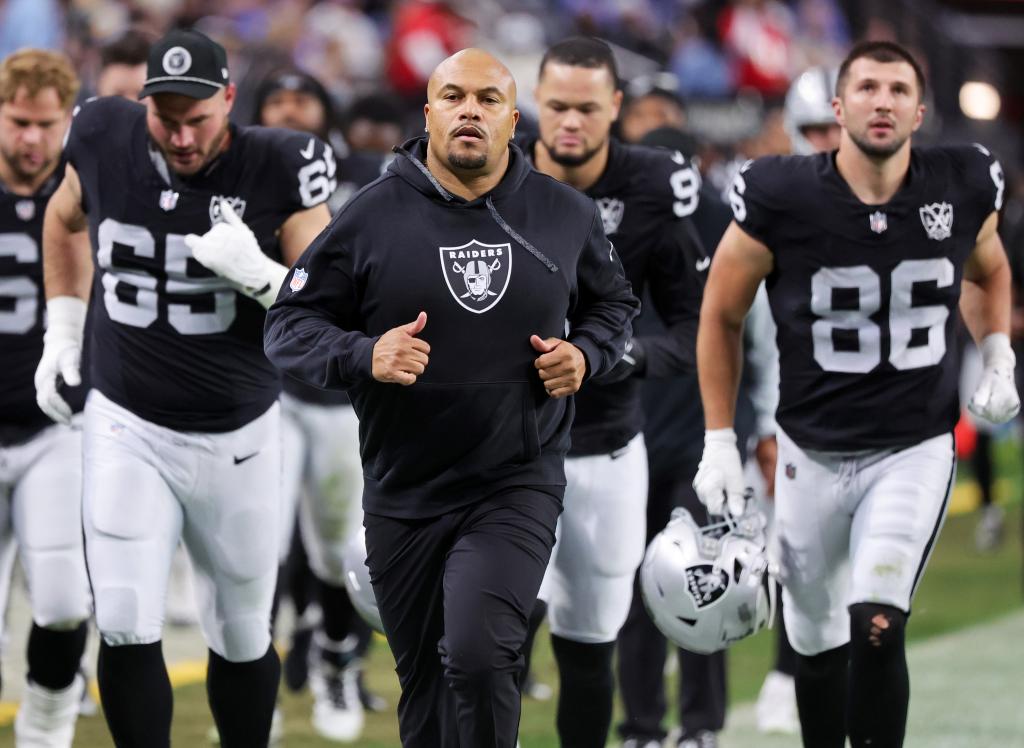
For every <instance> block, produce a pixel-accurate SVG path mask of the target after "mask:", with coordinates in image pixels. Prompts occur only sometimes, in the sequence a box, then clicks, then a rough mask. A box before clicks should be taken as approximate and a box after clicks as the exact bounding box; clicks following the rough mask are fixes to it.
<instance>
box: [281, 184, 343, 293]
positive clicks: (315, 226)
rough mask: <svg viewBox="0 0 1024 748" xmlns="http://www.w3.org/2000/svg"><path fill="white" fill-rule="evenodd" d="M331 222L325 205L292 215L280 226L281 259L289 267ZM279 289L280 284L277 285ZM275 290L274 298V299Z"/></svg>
mask: <svg viewBox="0 0 1024 748" xmlns="http://www.w3.org/2000/svg"><path fill="white" fill-rule="evenodd" d="M330 222H331V213H330V211H329V210H328V209H327V204H326V203H320V205H317V206H315V207H312V208H308V209H306V210H300V211H298V212H296V213H292V214H291V215H290V216H289V217H288V220H287V221H285V222H284V224H283V225H282V226H281V236H280V239H281V257H282V259H283V260H284V264H285V265H286V266H288V267H291V266H292V265H294V264H295V261H296V260H297V259H299V257H300V256H301V255H302V253H303V252H305V251H306V247H308V246H309V245H310V244H312V243H313V240H314V239H316V238H317V237H318V236H320V232H321V231H323V230H324V229H325V228H327V224H328V223H330ZM278 288H280V284H278ZM276 295H277V294H276V289H275V298H276Z"/></svg>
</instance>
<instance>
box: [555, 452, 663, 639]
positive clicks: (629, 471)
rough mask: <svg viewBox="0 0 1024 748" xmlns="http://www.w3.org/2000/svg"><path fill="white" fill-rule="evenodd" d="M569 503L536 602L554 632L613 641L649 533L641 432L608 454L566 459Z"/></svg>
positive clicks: (630, 597)
mask: <svg viewBox="0 0 1024 748" xmlns="http://www.w3.org/2000/svg"><path fill="white" fill-rule="evenodd" d="M565 477H566V487H565V501H564V509H563V511H562V516H561V517H559V518H558V526H557V528H556V530H555V536H556V540H555V547H554V549H553V550H552V551H551V561H549V562H548V568H547V571H546V572H545V574H544V581H543V582H541V586H540V592H539V593H538V595H537V596H538V597H539V598H540V599H541V600H544V601H545V602H546V603H547V604H548V623H549V625H550V627H551V633H553V634H555V635H556V636H560V637H562V638H563V639H569V640H570V641H576V642H583V643H586V644H601V643H606V642H613V641H615V639H616V638H617V637H618V635H619V629H620V628H622V624H624V623H625V622H626V616H627V615H628V614H629V606H630V604H631V603H632V601H633V576H634V574H635V573H636V570H637V568H638V567H639V566H640V562H641V561H642V560H643V557H644V548H645V545H644V542H645V540H646V537H647V536H646V533H647V448H646V447H645V446H644V438H643V435H642V434H637V435H636V436H635V437H633V439H632V440H631V441H630V442H629V444H627V445H626V446H625V447H623V448H622V449H620V450H618V451H616V452H614V453H612V454H610V455H607V454H606V455H588V456H586V457H569V458H567V459H566V461H565Z"/></svg>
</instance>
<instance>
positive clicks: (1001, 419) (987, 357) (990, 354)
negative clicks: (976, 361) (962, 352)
mask: <svg viewBox="0 0 1024 748" xmlns="http://www.w3.org/2000/svg"><path fill="white" fill-rule="evenodd" d="M981 359H982V361H983V362H984V365H985V369H984V371H982V373H981V381H980V382H978V388H977V389H976V390H975V391H974V395H973V396H972V397H971V402H970V403H969V404H968V405H967V408H968V410H970V411H971V412H972V413H973V414H974V415H976V416H980V417H981V418H984V419H985V420H986V421H991V422H992V423H1005V422H1006V421H1009V420H1010V419H1011V418H1013V417H1014V416H1015V415H1017V413H1019V412H1020V396H1019V395H1018V394H1017V386H1016V383H1015V382H1014V381H1013V367H1014V366H1015V365H1016V363H1017V357H1016V356H1014V355H1013V349H1012V348H1011V347H1010V338H1009V337H1008V336H1007V335H1006V334H1005V333H1001V332H994V333H992V334H991V335H986V336H985V339H984V340H982V341H981Z"/></svg>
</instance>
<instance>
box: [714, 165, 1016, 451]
mask: <svg viewBox="0 0 1024 748" xmlns="http://www.w3.org/2000/svg"><path fill="white" fill-rule="evenodd" d="M1002 196H1003V175H1002V171H1001V170H1000V167H999V163H998V162H997V161H995V160H994V159H993V158H992V156H991V155H990V154H989V153H988V151H986V150H985V149H984V148H982V147H981V146H960V147H942V148H913V149H912V151H911V159H910V169H909V171H908V173H907V177H906V180H905V181H904V183H903V185H902V186H901V187H900V189H899V191H898V192H897V193H896V194H895V195H894V196H893V198H892V199H891V200H890V201H889V202H888V203H885V204H884V205H866V204H864V203H862V202H860V200H858V199H857V197H856V196H855V195H854V194H853V192H852V191H851V190H850V188H849V186H848V185H847V183H846V182H845V181H844V180H843V178H842V177H841V176H840V174H839V172H838V171H837V169H836V166H835V160H834V154H831V153H822V154H817V155H814V156H785V157H769V158H763V159H758V160H757V161H754V162H748V163H747V164H746V165H745V166H744V167H743V169H742V170H741V171H740V173H739V174H738V175H737V177H736V180H735V181H734V183H733V185H732V188H731V191H730V196H729V197H730V202H731V204H732V209H733V215H734V217H735V219H736V222H737V223H738V224H739V225H740V226H741V227H742V228H743V230H744V231H746V232H747V233H748V234H750V235H751V236H752V237H754V238H755V239H757V240H759V241H761V242H763V243H764V244H765V245H767V246H768V248H769V249H770V250H771V252H772V254H773V256H774V262H775V266H774V269H773V271H772V272H771V274H770V275H769V276H768V278H767V288H768V296H769V300H770V302H771V308H772V314H773V316H774V317H775V322H776V324H777V325H778V347H779V365H780V376H781V384H780V393H779V395H780V398H779V409H778V413H777V420H778V423H779V425H780V426H781V428H782V429H783V430H784V431H785V432H786V433H787V434H788V435H789V436H790V437H791V438H792V439H793V440H794V441H795V442H796V443H797V444H799V445H800V446H801V447H804V448H806V449H817V450H828V451H844V452H845V451H855V450H864V449H879V448H885V447H900V446H906V445H910V444H915V443H917V442H920V441H922V440H924V439H928V438H929V437H932V436H936V435H938V434H941V433H944V432H948V431H951V430H952V428H953V426H954V425H955V423H956V419H957V417H958V413H959V404H958V398H957V380H958V366H957V360H956V359H957V357H956V353H955V350H954V345H953V336H954V330H955V327H956V324H957V321H956V316H957V311H956V310H957V303H958V301H959V298H960V281H961V279H962V277H963V265H964V261H965V260H966V259H967V257H968V256H969V255H970V253H971V251H972V250H973V249H974V246H975V242H976V237H977V235H978V232H979V230H980V229H981V226H982V224H983V223H984V222H985V220H986V219H987V218H988V216H989V215H991V213H992V212H993V211H994V210H998V209H999V207H1000V204H1001V202H1002Z"/></svg>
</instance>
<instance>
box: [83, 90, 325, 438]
mask: <svg viewBox="0 0 1024 748" xmlns="http://www.w3.org/2000/svg"><path fill="white" fill-rule="evenodd" d="M229 138H230V141H229V145H228V147H227V149H226V150H225V151H224V152H223V153H221V154H220V156H218V157H217V158H215V159H214V160H213V161H212V162H211V163H210V164H208V165H207V166H205V167H204V169H203V170H202V171H201V172H199V173H198V174H196V175H194V176H190V177H187V178H183V177H179V176H177V175H175V174H173V173H170V172H169V171H168V169H167V167H166V163H165V162H164V160H163V158H162V156H161V155H159V153H158V152H157V151H155V149H154V146H153V145H152V143H151V141H150V138H149V134H148V131H147V128H146V110H145V107H143V106H140V105H138V104H135V103H133V102H129V101H126V100H123V99H120V98H105V99H97V100H94V101H90V102H88V103H86V104H85V105H84V106H83V107H82V108H81V110H80V111H79V112H78V113H77V115H76V116H75V118H74V121H73V123H72V126H71V131H70V134H69V138H68V143H67V146H66V149H65V153H66V155H67V158H68V161H69V163H71V165H72V166H74V168H75V169H76V171H77V172H78V175H79V179H80V181H81V184H82V205H83V208H84V209H85V211H86V212H87V213H88V216H89V232H90V238H91V240H92V246H93V253H94V261H95V275H94V281H93V289H92V298H91V302H90V326H91V335H90V340H89V343H88V345H89V352H90V356H91V361H92V368H91V378H92V386H93V387H96V388H97V389H99V390H100V391H101V392H102V393H103V394H104V395H106V396H107V397H108V398H110V399H111V400H113V401H114V402H115V403H117V404H119V405H121V406H122V407H125V408H127V409H129V410H131V411H132V412H133V413H135V414H136V415H138V416H140V417H141V418H144V419H146V420H148V421H150V422H152V423H156V424H158V425H161V426H166V427H168V428H172V429H175V430H179V431H208V432H222V431H230V430H234V429H237V428H239V427H241V426H242V425H244V424H245V423H248V422H249V421H251V420H252V419H253V418H255V417H256V416H258V415H260V414H261V413H263V412H264V411H266V410H267V409H268V408H269V407H270V406H271V405H272V404H273V402H274V401H275V400H276V399H277V396H278V393H279V390H280V377H279V374H278V372H277V370H276V369H275V368H274V367H273V366H272V365H271V364H270V362H269V361H268V360H267V358H266V356H265V355H264V353H263V323H264V318H265V311H264V309H263V308H262V307H261V306H260V305H259V304H258V303H257V302H256V301H253V300H252V299H250V298H248V297H246V296H244V295H242V294H241V293H238V292H237V291H236V290H235V289H234V288H233V287H232V286H231V285H230V283H229V282H228V281H227V280H225V279H223V278H220V277H219V276H216V275H214V274H213V273H212V272H210V271H209V270H207V269H206V268H205V267H203V266H202V265H200V264H199V263H198V262H196V260H195V259H194V258H193V257H192V254H191V252H190V250H189V249H188V247H187V246H186V245H185V236H186V235H188V234H204V233H206V232H207V231H208V230H209V229H210V227H211V226H212V225H213V224H214V223H216V222H217V221H219V220H220V201H221V200H222V199H224V200H227V201H228V202H229V203H230V204H231V205H232V206H233V207H234V209H235V211H236V212H237V213H238V215H239V216H241V217H242V219H243V220H244V221H245V223H246V224H247V225H248V226H249V228H251V229H252V231H253V233H254V234H255V235H256V238H257V240H258V241H259V243H260V247H261V248H262V249H263V251H264V252H265V253H266V254H267V255H268V256H270V257H272V258H274V259H275V260H278V261H280V260H281V254H280V248H279V245H278V239H277V232H278V231H279V229H280V228H281V225H282V224H283V223H284V222H285V220H287V219H288V218H289V216H291V215H292V214H293V213H295V212H298V211H301V210H304V209H306V208H311V207H313V206H315V205H318V204H320V203H322V202H324V201H326V200H327V198H328V197H330V195H331V193H332V192H333V191H334V188H335V179H334V175H335V164H334V160H333V156H332V153H331V150H330V148H329V147H327V146H325V145H324V144H323V143H321V142H320V141H319V140H316V139H315V138H311V137H310V136H309V135H304V134H301V133H297V132H291V131H287V130H274V129H267V128H260V127H248V128H236V127H233V126H232V127H231V128H230V132H229Z"/></svg>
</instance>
